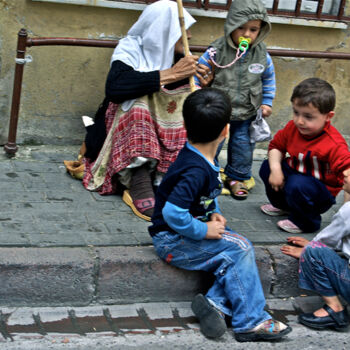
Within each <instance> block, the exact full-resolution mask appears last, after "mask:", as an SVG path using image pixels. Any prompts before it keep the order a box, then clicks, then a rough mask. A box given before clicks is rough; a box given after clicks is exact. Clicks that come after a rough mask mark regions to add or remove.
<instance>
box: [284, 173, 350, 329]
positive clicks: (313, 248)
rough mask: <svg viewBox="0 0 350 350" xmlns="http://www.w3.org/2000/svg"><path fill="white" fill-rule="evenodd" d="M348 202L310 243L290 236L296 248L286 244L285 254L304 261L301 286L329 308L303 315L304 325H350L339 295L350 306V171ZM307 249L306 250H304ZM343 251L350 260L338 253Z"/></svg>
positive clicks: (346, 181)
mask: <svg viewBox="0 0 350 350" xmlns="http://www.w3.org/2000/svg"><path fill="white" fill-rule="evenodd" d="M343 189H344V191H345V194H346V196H345V198H346V202H345V203H344V204H343V206H342V207H341V208H340V209H339V211H338V212H337V214H335V215H334V217H333V219H332V222H331V223H330V224H329V225H328V226H327V227H326V228H324V229H323V230H322V231H321V232H320V233H319V234H318V235H317V236H316V237H315V238H314V239H313V240H312V241H311V242H310V243H309V241H308V240H306V239H305V238H302V237H289V238H288V239H287V241H288V242H289V243H291V244H293V245H296V246H298V247H295V246H290V245H285V246H283V247H282V248H281V251H282V253H284V254H286V255H290V256H293V257H295V258H300V265H299V266H300V267H299V287H300V288H303V289H308V290H312V291H315V292H317V293H319V294H320V295H321V296H322V298H323V300H324V301H325V306H323V307H322V308H321V309H318V310H316V311H315V312H313V313H307V314H302V315H300V316H299V321H300V323H302V324H304V325H306V326H309V327H312V328H316V329H323V328H335V329H337V330H344V329H346V328H347V327H348V325H349V323H350V318H349V315H348V312H347V310H346V308H345V307H344V306H343V305H342V304H341V302H340V300H339V298H338V295H341V296H342V297H343V298H344V299H345V300H346V301H347V302H348V303H350V201H349V200H350V198H349V195H350V169H348V170H346V171H344V186H343ZM301 247H305V248H301ZM334 249H337V250H341V251H342V252H343V254H344V256H345V258H346V259H343V258H342V257H340V256H339V255H338V254H336V253H335V251H334Z"/></svg>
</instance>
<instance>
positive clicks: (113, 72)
mask: <svg viewBox="0 0 350 350" xmlns="http://www.w3.org/2000/svg"><path fill="white" fill-rule="evenodd" d="M159 88H160V78H159V71H152V72H138V71H135V70H134V69H133V68H132V67H130V66H128V65H127V64H125V63H123V62H121V61H114V62H113V63H112V66H111V69H110V71H109V73H108V76H107V81H106V91H105V92H106V97H107V99H108V100H109V101H112V102H114V103H122V102H124V101H127V100H132V99H134V98H138V97H142V96H145V95H148V94H152V93H154V92H157V91H159Z"/></svg>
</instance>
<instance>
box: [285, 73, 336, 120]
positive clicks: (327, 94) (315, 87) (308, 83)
mask: <svg viewBox="0 0 350 350" xmlns="http://www.w3.org/2000/svg"><path fill="white" fill-rule="evenodd" d="M290 100H291V102H296V104H297V105H298V106H307V105H308V104H310V103H311V104H312V105H313V106H314V107H316V108H317V109H318V110H319V111H320V113H322V114H326V113H328V112H330V111H333V110H334V108H335V91H334V89H333V87H332V85H331V84H329V83H328V82H326V81H325V80H322V79H319V78H309V79H305V80H303V81H302V82H301V83H299V84H298V85H297V86H296V87H295V88H294V90H293V94H292V97H291V98H290Z"/></svg>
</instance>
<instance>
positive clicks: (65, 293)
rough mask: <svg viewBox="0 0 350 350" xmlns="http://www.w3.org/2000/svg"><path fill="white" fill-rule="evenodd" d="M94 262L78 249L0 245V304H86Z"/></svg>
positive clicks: (90, 298) (82, 250) (91, 293)
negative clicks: (3, 246)
mask: <svg viewBox="0 0 350 350" xmlns="http://www.w3.org/2000/svg"><path fill="white" fill-rule="evenodd" d="M93 283H94V261H93V258H92V257H91V256H90V255H89V253H88V251H87V250H86V249H80V248H0V303H1V304H2V305H6V306H17V307H18V306H26V305H31V306H46V305H50V306H62V305H72V306H74V305H87V304H89V303H90V302H91V300H92V299H93V295H94V284H93Z"/></svg>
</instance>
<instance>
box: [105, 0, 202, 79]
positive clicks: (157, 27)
mask: <svg viewBox="0 0 350 350" xmlns="http://www.w3.org/2000/svg"><path fill="white" fill-rule="evenodd" d="M183 12H184V19H185V27H186V29H188V28H189V27H190V26H191V25H192V24H193V23H195V22H196V21H195V19H194V18H193V17H192V16H191V15H190V14H189V13H188V12H187V11H186V10H185V9H184V10H183ZM180 37H181V28H180V23H179V15H178V9H177V4H176V2H174V1H170V0H160V1H157V2H154V3H152V4H151V5H148V6H147V7H146V8H145V9H144V10H143V12H142V14H141V16H140V17H139V19H138V20H137V22H136V23H135V24H134V25H133V26H132V27H131V28H130V30H129V31H128V34H127V36H126V37H125V38H123V39H121V40H120V41H119V44H118V45H117V47H116V48H115V49H114V52H113V55H112V59H111V63H112V62H113V61H116V60H119V61H122V62H124V63H125V64H127V65H129V66H131V67H133V68H134V69H135V70H137V71H139V72H150V71H154V70H164V69H168V68H170V67H171V65H172V63H173V59H174V48H175V44H176V42H177V41H178V40H179V39H180Z"/></svg>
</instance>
